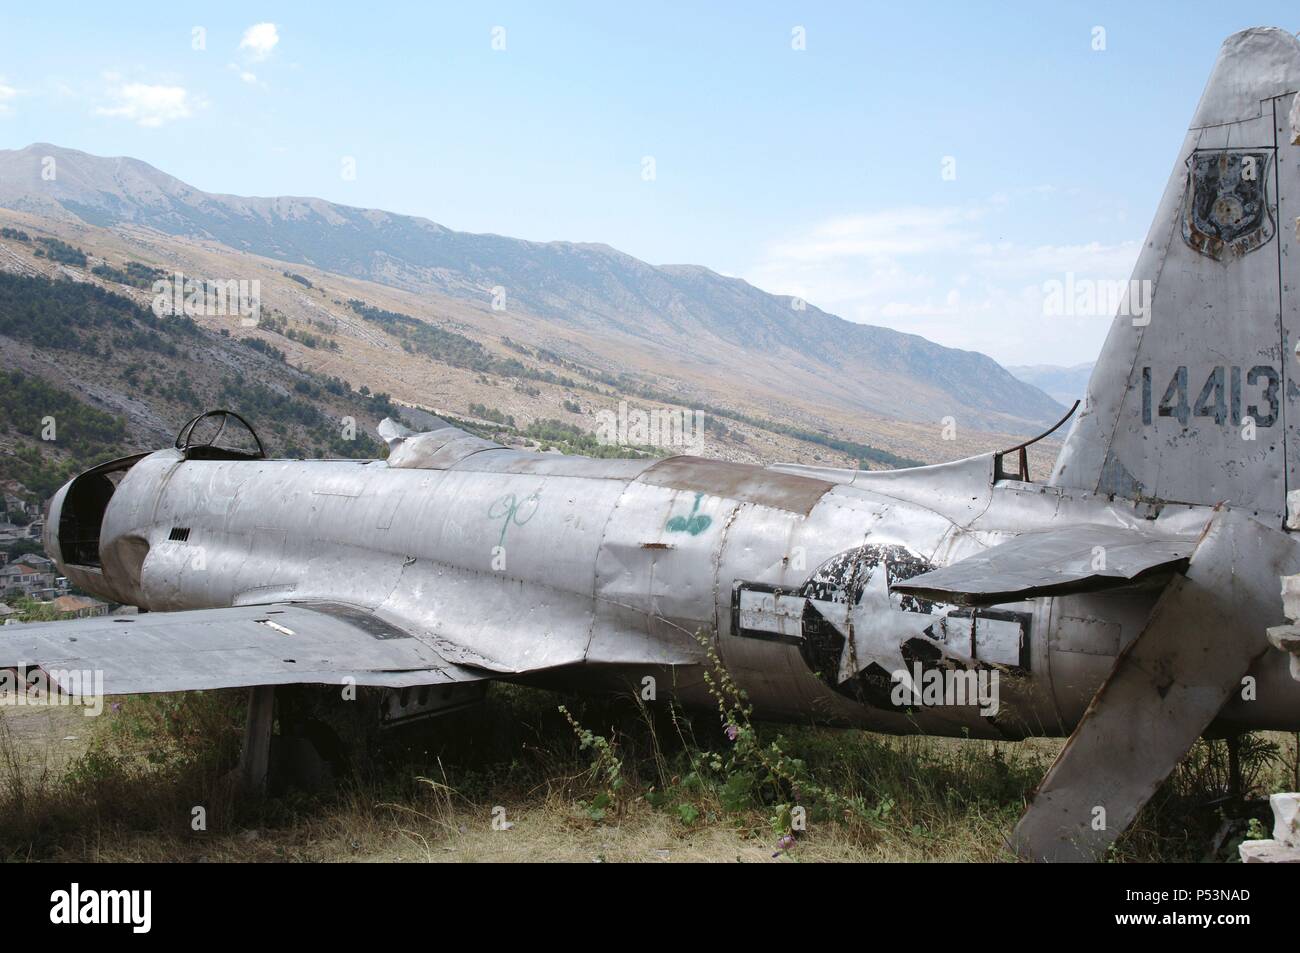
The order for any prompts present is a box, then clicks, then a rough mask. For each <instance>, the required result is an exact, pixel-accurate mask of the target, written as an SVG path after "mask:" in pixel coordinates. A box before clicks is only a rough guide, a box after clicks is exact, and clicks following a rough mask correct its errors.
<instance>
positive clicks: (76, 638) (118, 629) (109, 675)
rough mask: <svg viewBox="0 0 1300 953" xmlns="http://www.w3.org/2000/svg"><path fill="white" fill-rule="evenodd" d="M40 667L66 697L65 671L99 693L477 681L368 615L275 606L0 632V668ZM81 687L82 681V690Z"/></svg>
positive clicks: (327, 606)
mask: <svg viewBox="0 0 1300 953" xmlns="http://www.w3.org/2000/svg"><path fill="white" fill-rule="evenodd" d="M23 667H28V668H39V669H41V670H43V671H45V672H46V674H47V675H49V676H50V677H51V679H52V680H53V681H54V682H56V683H58V684H59V686H60V688H62V689H64V690H65V691H68V690H69V686H68V685H67V684H65V682H67V681H68V680H69V679H70V678H71V677H72V676H71V673H74V672H75V673H82V672H87V671H93V672H103V677H104V681H103V694H106V695H128V694H135V693H147V692H175V691H189V690H198V689H211V688H236V687H242V686H251V685H288V684H302V683H308V684H335V685H341V684H345V679H352V680H353V684H356V685H361V686H376V687H385V688H402V687H405V686H408V685H432V684H440V683H448V682H465V681H476V680H479V679H483V678H488V677H491V674H490V673H488V672H484V671H480V670H478V669H473V668H466V667H463V666H460V665H455V664H452V663H450V662H447V661H446V660H445V659H443V658H442V657H441V656H440V655H439V654H438V653H437V652H435V651H434V650H433V649H432V648H430V647H429V646H428V645H426V644H424V643H423V642H422V641H420V640H419V639H416V638H414V637H413V636H412V635H411V634H410V633H408V632H406V631H404V630H403V629H401V628H399V627H398V626H396V625H393V624H392V623H390V622H388V621H386V620H384V619H381V618H379V617H378V616H376V615H375V614H374V613H372V612H371V611H369V610H367V609H362V608H358V607H356V606H350V605H342V604H339V603H275V604H271V605H260V606H234V607H231V608H220V609H191V610H187V611H184V612H149V613H142V614H140V615H130V616H102V617H99V618H94V619H74V620H70V621H66V622H34V623H29V624H26V625H11V626H3V627H0V669H7V668H23ZM83 684H84V682H83Z"/></svg>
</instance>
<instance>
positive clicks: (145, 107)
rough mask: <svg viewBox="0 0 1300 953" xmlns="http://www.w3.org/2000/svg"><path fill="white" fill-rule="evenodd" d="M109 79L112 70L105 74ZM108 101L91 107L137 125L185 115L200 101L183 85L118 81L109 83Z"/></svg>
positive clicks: (192, 112) (185, 116)
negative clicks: (155, 84) (106, 103)
mask: <svg viewBox="0 0 1300 953" xmlns="http://www.w3.org/2000/svg"><path fill="white" fill-rule="evenodd" d="M105 78H106V79H108V80H109V81H110V82H112V81H113V80H114V79H115V78H116V77H114V76H113V75H112V74H110V75H109V76H106V77H105ZM109 96H110V97H111V99H112V103H111V105H108V106H100V107H97V108H96V109H95V114H96V115H98V116H112V117H115V118H119V119H127V120H130V121H131V122H134V123H136V124H138V125H141V126H146V127H151V128H152V127H156V126H161V125H163V124H164V123H168V122H172V121H174V120H177V119H188V118H189V117H190V116H192V115H193V114H194V110H195V109H196V108H199V107H200V106H201V105H202V103H200V102H199V101H197V100H196V99H195V98H194V97H192V96H191V95H190V93H189V91H188V90H186V89H185V87H184V86H151V85H149V84H148V83H119V84H117V85H115V86H110V88H109Z"/></svg>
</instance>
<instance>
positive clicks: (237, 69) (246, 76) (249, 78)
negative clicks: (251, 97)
mask: <svg viewBox="0 0 1300 953" xmlns="http://www.w3.org/2000/svg"><path fill="white" fill-rule="evenodd" d="M226 68H227V69H229V70H230V71H231V72H232V73H236V74H237V75H238V76H239V78H240V79H242V80H243V81H244V82H245V83H247V84H248V85H249V86H256V85H258V82H257V74H256V73H254V72H252V71H251V70H246V69H244V68H243V67H242V66H240V65H239V64H238V63H227V64H226Z"/></svg>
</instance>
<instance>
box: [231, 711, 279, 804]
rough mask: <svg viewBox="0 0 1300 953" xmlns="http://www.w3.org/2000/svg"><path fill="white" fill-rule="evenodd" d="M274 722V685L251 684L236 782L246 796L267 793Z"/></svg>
mask: <svg viewBox="0 0 1300 953" xmlns="http://www.w3.org/2000/svg"><path fill="white" fill-rule="evenodd" d="M274 721H275V686H274V685H254V686H253V687H252V688H250V689H249V690H248V720H247V722H246V723H245V725H244V747H243V750H242V751H241V752H240V754H239V783H240V786H241V787H242V788H243V790H244V791H245V792H246V793H248V794H256V795H262V794H265V793H266V778H267V774H268V771H269V769H270V764H271V726H272V724H273V723H274Z"/></svg>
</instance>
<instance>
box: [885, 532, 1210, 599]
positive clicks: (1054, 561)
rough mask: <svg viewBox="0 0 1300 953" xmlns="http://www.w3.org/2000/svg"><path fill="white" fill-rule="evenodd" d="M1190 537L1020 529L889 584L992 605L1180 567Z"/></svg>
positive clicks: (1102, 585)
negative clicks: (960, 557) (939, 566)
mask: <svg viewBox="0 0 1300 953" xmlns="http://www.w3.org/2000/svg"><path fill="white" fill-rule="evenodd" d="M1195 542H1196V539H1195V537H1192V536H1184V537H1178V536H1166V535H1162V534H1156V533H1151V532H1149V531H1148V532H1146V533H1143V532H1141V531H1140V530H1138V529H1136V528H1134V527H1114V526H1071V527H1068V528H1065V527H1062V528H1061V529H1056V530H1048V531H1045V532H1030V533H1023V534H1021V535H1020V536H1017V537H1016V538H1015V539H1013V540H1011V541H1010V542H1006V543H1002V544H1001V545H999V546H995V547H993V548H992V549H989V550H987V551H985V552H983V553H980V554H979V555H975V556H970V557H968V558H966V559H963V560H961V561H960V562H957V563H954V564H953V565H951V566H947V567H945V568H943V569H936V570H933V571H932V572H927V573H925V574H923V575H919V576H914V577H913V578H911V579H908V580H906V581H905V582H901V583H898V584H897V585H895V586H894V587H893V589H894V591H895V592H910V593H913V594H915V595H919V596H923V597H925V598H927V599H947V600H949V601H951V602H957V603H960V604H963V605H993V604H996V603H1000V602H1013V601H1017V600H1020V599H1030V598H1033V597H1035V596H1053V595H1064V594H1066V593H1071V592H1085V591H1097V590H1100V589H1106V588H1110V587H1113V586H1119V585H1124V584H1127V583H1131V582H1134V581H1136V580H1139V579H1142V578H1145V577H1147V576H1148V575H1150V574H1151V573H1154V572H1173V571H1177V570H1179V569H1182V568H1184V567H1185V566H1186V565H1187V559H1188V557H1189V556H1190V555H1191V552H1192V547H1193V546H1194V545H1195Z"/></svg>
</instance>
